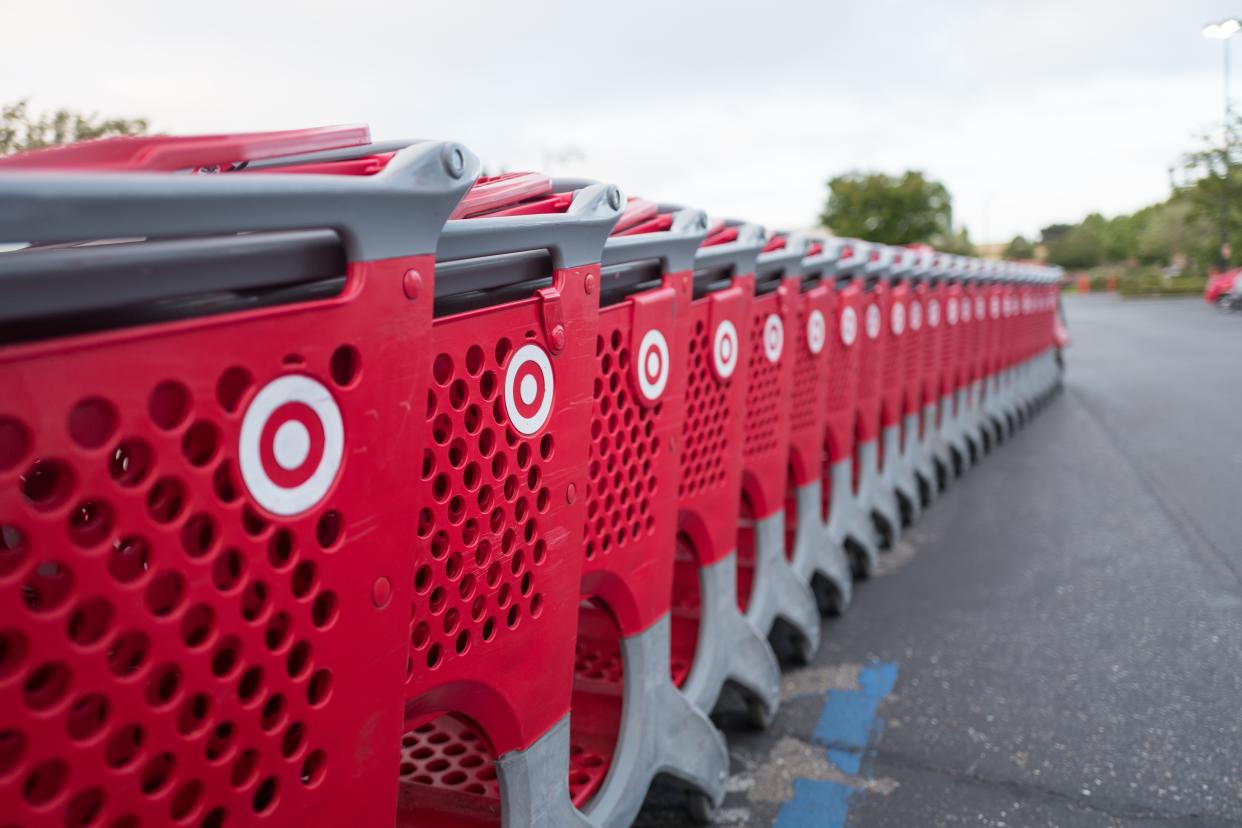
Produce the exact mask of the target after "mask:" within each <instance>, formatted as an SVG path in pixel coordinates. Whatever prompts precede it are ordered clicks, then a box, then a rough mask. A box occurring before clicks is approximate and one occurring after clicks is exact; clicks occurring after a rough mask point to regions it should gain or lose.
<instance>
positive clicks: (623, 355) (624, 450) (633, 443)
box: [583, 313, 663, 561]
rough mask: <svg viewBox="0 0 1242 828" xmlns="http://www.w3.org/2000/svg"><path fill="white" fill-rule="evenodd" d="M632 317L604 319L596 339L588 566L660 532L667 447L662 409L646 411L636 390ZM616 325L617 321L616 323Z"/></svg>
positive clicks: (613, 314) (589, 493)
mask: <svg viewBox="0 0 1242 828" xmlns="http://www.w3.org/2000/svg"><path fill="white" fill-rule="evenodd" d="M625 316H626V314H616V313H611V314H604V315H602V316H601V317H600V322H601V325H604V326H606V327H605V328H604V329H603V330H601V332H600V335H599V336H598V337H597V338H596V343H595V358H596V365H597V372H596V375H595V388H594V398H595V399H594V403H593V405H592V409H591V459H590V465H589V466H588V469H587V472H588V476H589V477H590V488H589V489H588V491H587V521H586V529H585V532H584V533H583V537H584V539H585V547H584V548H585V553H586V558H587V560H588V561H590V560H594V559H595V557H596V556H597V555H607V554H608V553H609V552H611V551H614V550H617V549H620V548H622V547H624V546H625V545H626V544H629V543H634V542H637V541H639V540H641V539H643V538H646V537H649V536H650V535H651V533H652V532H653V531H654V530H655V516H654V515H653V514H652V509H651V504H652V502H653V500H654V498H656V497H659V496H660V491H659V486H658V477H657V474H656V469H657V460H658V458H659V456H660V452H661V450H662V449H663V446H662V445H661V443H660V438H659V436H658V435H657V434H656V433H655V426H656V422H657V421H658V419H659V417H660V414H661V412H662V410H663V404H662V403H656V404H655V405H654V406H650V407H648V406H644V405H641V404H639V403H638V402H636V401H635V400H634V392H633V389H632V388H631V386H630V382H629V373H630V347H629V346H630V341H629V340H630V335H629V330H628V326H627V325H625V324H624V322H623V321H622V319H619V318H618V317H625ZM610 320H611V321H610Z"/></svg>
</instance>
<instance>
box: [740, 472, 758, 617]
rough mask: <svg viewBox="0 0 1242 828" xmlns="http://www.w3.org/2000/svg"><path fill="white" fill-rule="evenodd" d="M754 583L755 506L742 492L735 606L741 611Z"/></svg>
mask: <svg viewBox="0 0 1242 828" xmlns="http://www.w3.org/2000/svg"><path fill="white" fill-rule="evenodd" d="M754 583H755V508H754V506H752V505H751V503H750V498H748V497H746V496H745V495H744V494H743V495H742V508H741V511H740V512H739V513H738V519H737V606H738V609H740V610H741V611H742V612H746V608H747V607H748V606H750V591H751V587H753V586H754Z"/></svg>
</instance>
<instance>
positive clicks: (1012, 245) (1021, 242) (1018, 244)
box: [1004, 235, 1035, 260]
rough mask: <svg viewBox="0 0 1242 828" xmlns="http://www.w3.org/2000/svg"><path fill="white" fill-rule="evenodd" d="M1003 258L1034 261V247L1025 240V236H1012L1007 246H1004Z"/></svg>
mask: <svg viewBox="0 0 1242 828" xmlns="http://www.w3.org/2000/svg"><path fill="white" fill-rule="evenodd" d="M1004 256H1005V258H1006V259H1011V260H1012V259H1034V258H1035V245H1033V244H1031V243H1030V242H1029V241H1027V240H1026V236H1022V235H1018V236H1014V237H1013V240H1012V241H1010V242H1009V244H1007V245H1005V253H1004Z"/></svg>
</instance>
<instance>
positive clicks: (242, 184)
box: [0, 141, 479, 261]
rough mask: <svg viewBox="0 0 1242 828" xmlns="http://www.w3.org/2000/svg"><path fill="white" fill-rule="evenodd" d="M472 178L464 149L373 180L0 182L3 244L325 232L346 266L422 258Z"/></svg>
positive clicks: (104, 177)
mask: <svg viewBox="0 0 1242 828" xmlns="http://www.w3.org/2000/svg"><path fill="white" fill-rule="evenodd" d="M478 173H479V161H478V159H477V158H476V157H475V155H474V154H473V153H471V152H470V151H469V150H467V149H466V148H465V147H463V146H461V145H460V144H456V143H448V142H430V141H428V142H423V143H420V144H415V145H413V146H411V147H408V148H406V149H404V150H401V151H400V152H398V153H397V155H396V156H394V157H393V159H392V160H391V161H390V162H389V163H388V165H387V166H386V167H385V168H384V169H383V170H381V171H380V172H378V173H376V174H375V175H372V176H346V175H283V174H282V175H263V174H261V173H256V174H229V175H169V174H166V173H95V174H90V173H83V174H64V173H59V174H58V173H26V172H12V173H4V174H0V240H3V241H13V242H40V243H55V242H74V241H83V240H88V239H116V238H130V237H159V236H165V237H167V236H190V235H225V234H230V233H238V232H246V231H254V230H306V229H332V230H336V231H337V232H338V233H339V234H340V236H341V238H342V240H343V241H344V243H345V250H346V256H347V257H348V259H349V260H350V261H376V260H381V259H391V258H397V257H402V256H412V255H422V254H427V253H430V252H431V251H432V250H434V249H435V244H436V238H437V237H438V235H439V233H440V229H441V227H442V226H443V225H444V222H445V221H446V220H447V218H448V216H449V213H450V212H451V211H452V209H453V207H454V206H455V205H456V204H457V202H458V201H459V200H460V199H461V197H462V196H463V195H465V193H466V191H467V190H468V189H469V188H470V185H471V184H472V183H473V181H474V179H475V178H476V177H477V176H478ZM5 255H9V254H5Z"/></svg>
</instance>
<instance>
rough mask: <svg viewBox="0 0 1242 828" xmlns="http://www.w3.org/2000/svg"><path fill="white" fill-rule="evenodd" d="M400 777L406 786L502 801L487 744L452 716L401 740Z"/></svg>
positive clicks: (443, 718) (409, 733)
mask: <svg viewBox="0 0 1242 828" xmlns="http://www.w3.org/2000/svg"><path fill="white" fill-rule="evenodd" d="M400 774H401V781H402V782H406V783H412V784H416V785H433V786H435V787H437V788H445V789H448V790H452V791H455V792H458V793H462V794H471V795H473V796H478V797H484V798H487V799H499V798H500V783H499V781H497V778H496V767H495V765H494V764H493V762H492V757H491V754H490V752H489V749H488V746H487V743H486V742H485V741H484V740H483V739H482V738H481V737H480V736H479V735H478V733H476V732H475V731H474V730H473V729H472V728H471V727H469V726H468V725H466V724H465V723H463V722H461V721H459V720H457V719H454V718H452V717H451V716H441V717H440V718H438V719H436V720H434V721H431V722H427V723H425V724H422V725H420V726H418V727H416V728H415V729H413V730H411V731H409V732H408V733H406V734H404V735H403V736H402V737H401V766H400Z"/></svg>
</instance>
